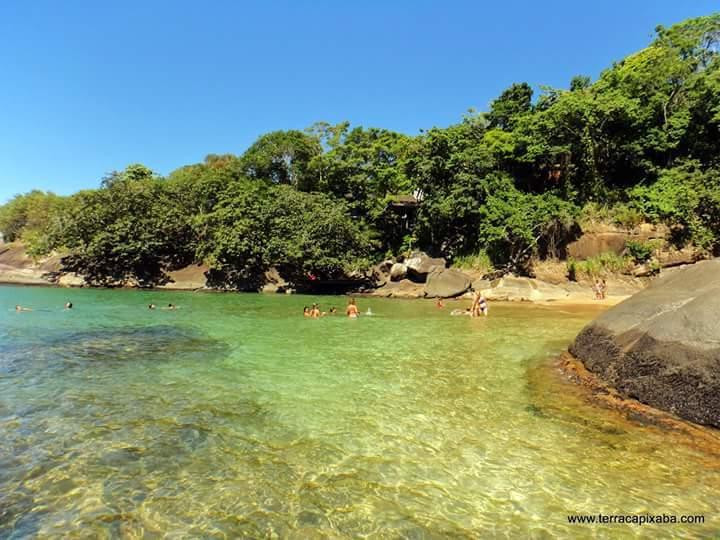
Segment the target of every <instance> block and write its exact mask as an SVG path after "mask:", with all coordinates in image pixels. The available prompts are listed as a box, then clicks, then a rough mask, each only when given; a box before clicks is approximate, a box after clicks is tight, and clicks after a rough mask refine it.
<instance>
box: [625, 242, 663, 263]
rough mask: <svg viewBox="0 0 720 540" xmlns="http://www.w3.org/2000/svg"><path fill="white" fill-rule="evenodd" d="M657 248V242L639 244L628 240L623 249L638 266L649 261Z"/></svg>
mask: <svg viewBox="0 0 720 540" xmlns="http://www.w3.org/2000/svg"><path fill="white" fill-rule="evenodd" d="M658 247H659V245H658V242H639V241H635V240H628V241H627V242H626V244H625V249H626V250H627V252H628V255H630V257H632V259H633V260H634V261H635V262H636V263H638V264H642V263H644V262H646V261H649V260H650V258H651V257H652V256H653V253H654V252H655V250H657V249H658Z"/></svg>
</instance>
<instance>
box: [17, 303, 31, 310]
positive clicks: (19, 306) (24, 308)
mask: <svg viewBox="0 0 720 540" xmlns="http://www.w3.org/2000/svg"><path fill="white" fill-rule="evenodd" d="M15 311H32V309H30V308H29V307H22V306H21V305H19V304H18V305H17V306H15Z"/></svg>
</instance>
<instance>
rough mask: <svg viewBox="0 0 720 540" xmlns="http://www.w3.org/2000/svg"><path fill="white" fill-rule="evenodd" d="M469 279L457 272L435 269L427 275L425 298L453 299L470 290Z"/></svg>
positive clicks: (449, 269)
mask: <svg viewBox="0 0 720 540" xmlns="http://www.w3.org/2000/svg"><path fill="white" fill-rule="evenodd" d="M470 286H471V282H470V278H469V277H468V276H467V275H465V274H463V273H462V272H460V271H458V270H453V269H451V268H436V269H435V270H433V271H432V272H430V273H429V274H428V277H427V282H426V283H425V296H426V297H428V298H453V297H455V296H460V295H461V294H463V293H464V292H465V291H467V290H468V289H470Z"/></svg>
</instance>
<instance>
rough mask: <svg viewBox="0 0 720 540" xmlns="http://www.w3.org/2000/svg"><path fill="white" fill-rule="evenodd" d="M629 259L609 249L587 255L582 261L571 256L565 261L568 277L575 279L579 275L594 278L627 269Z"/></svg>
mask: <svg viewBox="0 0 720 540" xmlns="http://www.w3.org/2000/svg"><path fill="white" fill-rule="evenodd" d="M630 267H631V261H630V260H629V259H628V258H627V257H623V256H621V255H617V254H616V253H613V252H611V251H607V252H605V253H600V254H599V255H596V256H595V257H588V258H587V259H585V260H584V261H577V260H574V259H572V258H570V259H568V261H567V269H568V279H570V280H571V281H577V280H578V279H579V278H581V277H585V278H589V279H594V278H597V277H599V276H604V275H609V274H618V273H621V272H624V271H627V270H629V268H630Z"/></svg>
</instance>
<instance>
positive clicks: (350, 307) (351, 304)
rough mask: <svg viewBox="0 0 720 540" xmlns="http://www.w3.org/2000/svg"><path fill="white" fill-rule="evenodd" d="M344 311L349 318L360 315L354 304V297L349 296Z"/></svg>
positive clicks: (355, 317)
mask: <svg viewBox="0 0 720 540" xmlns="http://www.w3.org/2000/svg"><path fill="white" fill-rule="evenodd" d="M345 313H346V314H347V316H348V317H350V318H351V319H357V318H358V317H359V316H360V310H359V309H358V307H357V305H355V299H354V298H351V299H350V300H348V305H347V309H346V310H345Z"/></svg>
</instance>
